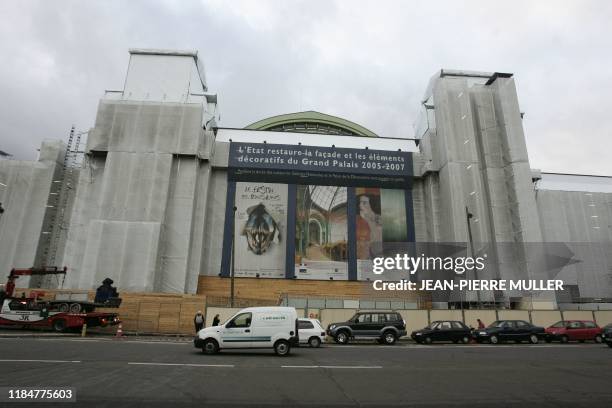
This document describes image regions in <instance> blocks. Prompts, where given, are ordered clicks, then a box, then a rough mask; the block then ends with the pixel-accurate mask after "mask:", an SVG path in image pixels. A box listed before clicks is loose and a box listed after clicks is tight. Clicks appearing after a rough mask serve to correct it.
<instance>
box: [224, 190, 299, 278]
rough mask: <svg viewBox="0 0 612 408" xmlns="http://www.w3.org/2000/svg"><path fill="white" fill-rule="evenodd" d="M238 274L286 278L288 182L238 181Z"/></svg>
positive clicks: (236, 252)
mask: <svg viewBox="0 0 612 408" xmlns="http://www.w3.org/2000/svg"><path fill="white" fill-rule="evenodd" d="M234 228H235V231H234V234H235V239H236V250H235V254H234V256H235V262H234V268H235V274H236V276H242V277H257V276H259V277H261V278H284V277H285V253H286V248H285V243H286V242H285V240H286V233H287V185H286V184H273V183H243V182H240V183H236V222H235V226H234Z"/></svg>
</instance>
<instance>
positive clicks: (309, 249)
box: [295, 185, 348, 280]
mask: <svg viewBox="0 0 612 408" xmlns="http://www.w3.org/2000/svg"><path fill="white" fill-rule="evenodd" d="M295 232H296V234H295V276H296V277H297V278H298V279H330V278H332V279H340V280H346V279H348V251H347V238H348V237H347V235H348V225H347V200H346V187H335V186H313V185H300V186H298V189H297V206H296V226H295Z"/></svg>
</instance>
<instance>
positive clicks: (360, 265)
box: [355, 187, 408, 280]
mask: <svg viewBox="0 0 612 408" xmlns="http://www.w3.org/2000/svg"><path fill="white" fill-rule="evenodd" d="M355 195H356V196H357V203H356V205H357V215H356V219H355V230H356V238H357V279H359V280H366V279H367V278H370V279H379V278H380V277H376V276H377V275H374V274H373V273H372V259H374V258H376V257H378V256H383V248H384V247H383V245H384V243H389V242H405V241H406V240H407V239H408V230H407V224H406V208H405V201H404V191H403V190H392V189H381V188H362V187H359V188H356V189H355Z"/></svg>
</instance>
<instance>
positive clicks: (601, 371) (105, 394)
mask: <svg viewBox="0 0 612 408" xmlns="http://www.w3.org/2000/svg"><path fill="white" fill-rule="evenodd" d="M611 373H612V349H610V348H608V347H606V346H605V345H595V344H575V345H572V344H570V345H560V344H550V345H549V344H540V345H533V346H532V345H527V344H524V345H500V346H491V345H465V346H462V345H453V344H445V345H432V346H422V345H406V344H399V345H396V346H378V345H369V344H367V345H348V346H337V345H328V346H324V347H322V348H320V349H309V348H299V349H294V350H292V355H290V356H288V357H285V358H282V357H277V356H275V355H274V354H273V353H272V352H270V351H267V350H261V351H259V350H257V351H255V350H251V351H224V352H222V353H221V354H219V355H214V356H207V355H203V354H202V353H201V352H200V351H199V350H196V349H195V348H194V347H193V345H192V344H191V343H189V342H184V341H183V342H181V341H133V340H112V339H73V338H49V339H17V338H1V339H0V386H11V387H25V386H46V387H49V386H58V387H60V386H64V387H74V388H76V393H77V403H76V404H75V403H66V404H64V405H65V406H67V407H75V406H95V407H98V406H101V407H104V406H108V407H122V406H126V407H127V406H130V407H132V406H134V407H136V406H143V407H144V406H146V407H168V406H179V407H182V406H198V407H207V406H248V405H250V406H279V407H280V406H283V407H290V406H296V405H304V406H327V407H331V406H347V407H348V406H351V407H352V406H372V407H383V406H430V407H431V406H436V407H437V406H455V407H457V406H470V407H485V406H486V407H491V406H495V407H498V406H509V407H519V406H520V407H534V406H548V407H564V406H572V407H579V406H585V407H587V406H588V407H598V406H601V407H610V406H612V387H611V386H610V384H612V381H611ZM0 405H1V403H0ZM12 405H14V406H16V407H21V406H25V404H23V403H19V404H17V403H15V404H13V403H4V406H12ZM36 406H41V405H40V404H37V405H36ZM42 406H49V405H48V404H43V405H42Z"/></svg>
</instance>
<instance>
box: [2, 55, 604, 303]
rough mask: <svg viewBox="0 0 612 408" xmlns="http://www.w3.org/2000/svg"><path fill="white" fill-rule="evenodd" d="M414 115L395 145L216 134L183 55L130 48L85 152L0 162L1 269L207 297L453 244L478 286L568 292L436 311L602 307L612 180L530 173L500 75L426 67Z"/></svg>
mask: <svg viewBox="0 0 612 408" xmlns="http://www.w3.org/2000/svg"><path fill="white" fill-rule="evenodd" d="M422 101H423V102H422V104H421V106H420V107H419V109H420V110H421V113H420V116H419V120H418V122H417V124H416V126H415V128H414V130H413V129H406V131H405V138H404V139H391V138H384V137H380V136H377V135H375V134H374V133H373V132H372V131H370V130H368V129H366V128H364V127H363V126H360V125H358V124H356V123H354V122H351V121H349V120H346V119H342V118H337V117H333V116H330V115H325V114H322V113H318V112H298V113H291V114H285V115H279V116H275V117H271V118H266V119H263V120H261V121H259V122H256V123H254V124H252V125H250V126H248V127H247V128H245V129H223V128H219V127H218V125H217V123H216V122H217V114H216V106H217V95H215V94H212V93H210V92H209V91H208V87H207V84H206V80H205V76H204V70H203V66H202V64H201V61H200V60H199V59H198V56H197V52H192V51H165V50H131V51H130V64H129V69H128V72H127V78H126V81H125V85H124V89H122V90H119V91H107V92H106V94H105V95H104V97H103V98H102V99H101V101H100V105H99V108H98V114H97V117H96V122H95V124H94V127H93V128H92V129H91V130H90V131H89V132H88V133H87V135H88V137H87V141H86V142H85V141H84V140H81V135H83V133H81V132H77V131H75V130H74V129H72V130H71V131H70V133H69V138H68V141H67V143H64V142H61V141H45V142H44V143H43V145H42V147H41V150H40V157H39V159H38V160H37V161H35V162H26V161H17V160H3V161H0V183H2V184H0V202H2V205H3V207H4V208H5V209H6V211H5V213H4V214H3V215H2V218H1V219H0V270H5V271H9V270H10V268H11V267H30V266H41V265H51V264H57V265H66V266H68V268H69V273H68V275H67V277H66V282H64V287H65V288H78V289H92V288H94V287H95V286H96V285H97V283H98V282H100V281H101V280H102V279H103V278H105V277H111V278H112V279H113V280H114V281H115V283H116V284H117V285H118V286H119V287H120V288H121V289H122V290H123V291H136V292H173V293H196V292H204V293H206V291H207V290H210V289H209V288H211V287H212V286H211V285H213V284H212V283H211V282H216V281H217V280H222V279H225V278H226V277H228V276H229V275H230V273H231V271H230V269H231V268H232V267H231V265H233V269H234V273H235V275H236V276H237V277H238V278H240V279H253V285H258V287H259V286H261V285H262V283H261V282H262V281H261V280H257V279H260V278H269V279H276V280H277V281H278V282H280V283H278V284H277V285H281V284H282V285H284V286H282V287H283V288H285V289H287V288H289V289H290V288H291V285H294V284H295V281H296V280H297V281H302V280H310V281H312V282H313V283H314V282H319V286H318V287H319V288H323V287H324V285H332V283H331V282H330V280H334V281H348V282H351V281H355V282H367V281H368V280H370V279H371V278H372V275H371V262H372V259H373V257H376V256H379V255H381V254H384V253H385V248H388V245H391V244H392V245H399V244H401V243H415V244H416V245H418V244H420V243H463V244H466V249H467V250H468V251H469V252H470V253H472V254H473V255H476V254H483V253H484V252H487V253H488V254H489V255H490V256H491V261H490V268H489V271H488V275H487V274H485V276H481V278H483V277H486V278H491V279H503V278H508V279H509V278H514V277H517V278H533V279H536V278H537V279H540V278H544V277H554V278H559V279H563V280H564V281H565V282H566V284H567V285H568V290H566V291H564V292H562V293H561V292H558V293H552V294H546V293H530V294H528V295H526V294H525V293H509V292H504V293H493V292H492V293H456V294H453V295H448V296H447V295H435V294H434V295H433V298H432V301H433V302H434V305H436V306H438V307H448V306H449V305H451V306H452V305H453V304H455V303H457V302H461V303H467V304H470V303H471V302H476V301H477V302H479V303H482V302H488V303H491V304H500V303H503V304H508V303H512V302H524V301H525V300H526V297H529V298H530V299H529V301H531V302H533V301H534V300H536V301H540V302H542V304H544V303H547V304H555V303H557V304H561V303H577V302H582V303H584V302H607V301H608V302H609V301H611V300H612V259H611V257H612V251H611V245H612V227H611V226H612V212H611V211H610V208H612V207H611V203H612V178H609V177H596V176H583V175H580V176H577V175H568V174H550V173H545V172H541V171H539V170H534V169H531V167H530V164H529V159H528V154H527V147H526V142H525V135H524V133H523V125H522V114H521V111H520V108H519V103H518V99H517V94H516V88H515V83H514V80H513V78H512V75H511V74H501V73H483V72H467V71H453V70H441V71H439V72H437V73H436V74H435V75H434V76H433V77H432V80H431V81H430V83H429V85H428V86H427V89H426V92H425V95H424V97H423V99H422ZM266 152H267V153H266ZM270 152H273V154H271V153H270ZM310 154H313V155H314V156H316V155H319V156H318V159H317V160H305V159H304V158H307V157H309V156H308V155H310ZM301 155H303V157H302V156H301ZM272 159H273V160H272ZM271 163H274V164H271ZM361 166H363V167H361ZM540 247H543V248H545V249H544V250H540ZM542 251H543V252H542ZM544 252H545V256H543V257H542V256H541V254H540V253H544ZM232 254H233V257H232ZM268 282H270V285H271V286H272V281H268ZM57 284H58V282H51V281H45V282H43V281H32V282H30V285H32V286H54V285H57ZM295 286H296V287H298V285H297V284H296V285H295ZM299 287H302V286H299ZM329 287H332V286H329ZM334 287H335V286H334ZM285 289H279V290H285ZM296 290H297V289H296ZM300 290H301V289H300ZM298 295H299V293H298ZM343 295H345V294H344V293H337V296H338V297H342V296H343ZM246 297H248V296H246ZM534 298H535V299H534Z"/></svg>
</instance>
